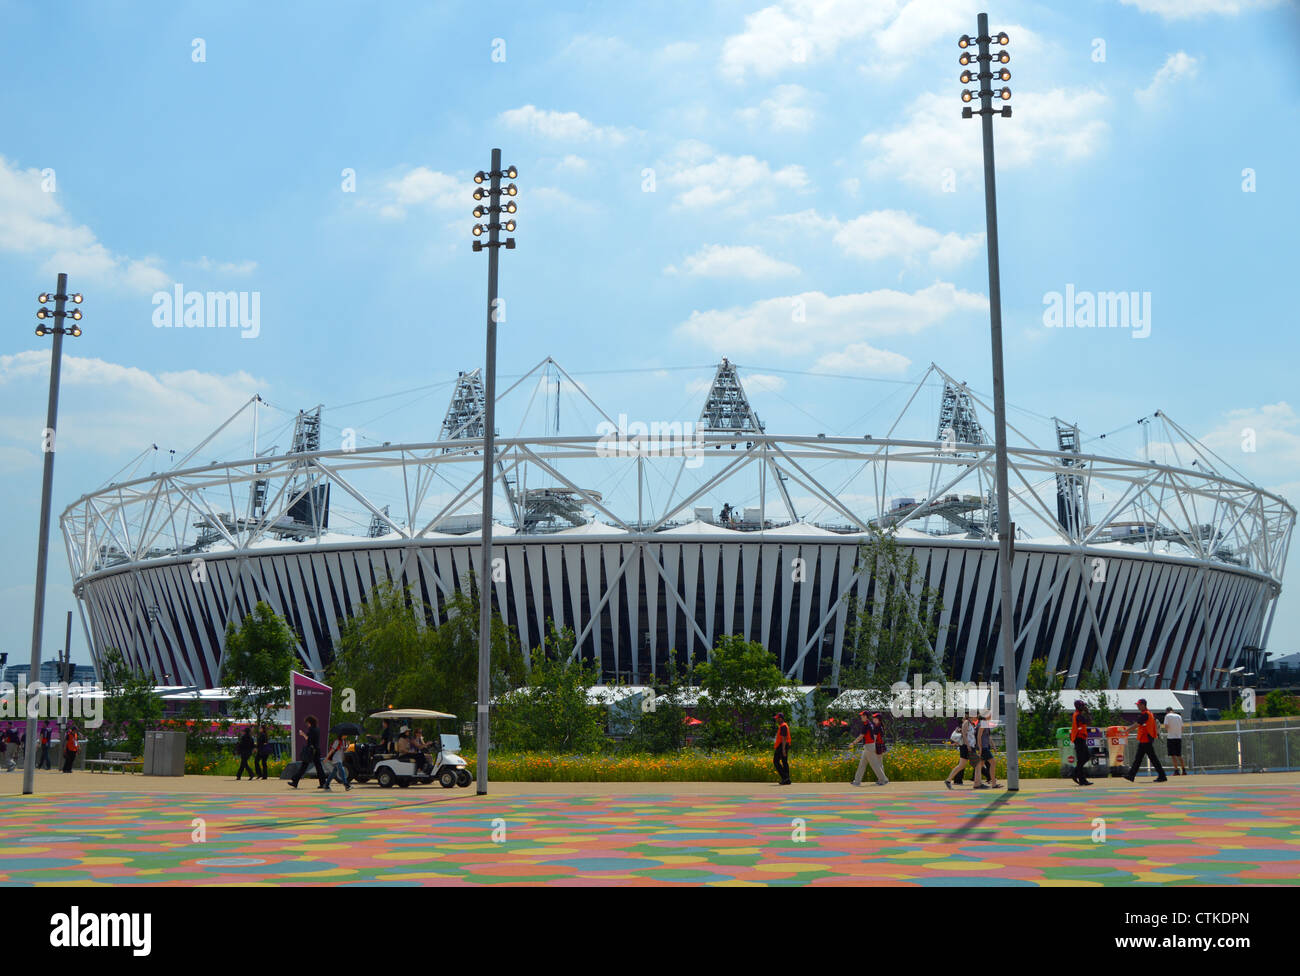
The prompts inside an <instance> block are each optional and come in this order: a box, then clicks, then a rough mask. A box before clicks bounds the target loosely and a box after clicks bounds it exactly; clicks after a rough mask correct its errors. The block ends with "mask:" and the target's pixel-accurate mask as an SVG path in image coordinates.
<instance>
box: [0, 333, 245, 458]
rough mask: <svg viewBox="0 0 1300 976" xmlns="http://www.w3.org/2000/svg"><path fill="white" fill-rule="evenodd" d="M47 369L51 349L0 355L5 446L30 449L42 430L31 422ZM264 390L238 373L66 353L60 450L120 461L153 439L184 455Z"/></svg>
mask: <svg viewBox="0 0 1300 976" xmlns="http://www.w3.org/2000/svg"><path fill="white" fill-rule="evenodd" d="M49 369H50V351H49V349H37V350H28V351H25V352H20V353H15V354H13V355H0V396H2V397H3V403H4V409H3V411H0V416H3V420H0V435H2V436H3V438H4V440H5V441H8V442H9V443H8V444H7V445H3V446H2V447H3V448H5V449H8V450H9V451H12V450H14V449H20V450H21V449H26V448H27V447H28V446H29V445H30V443H31V440H32V433H31V432H32V431H33V430H37V429H39V425H37V426H33V424H36V412H37V410H38V409H43V407H44V402H45V398H44V389H45V384H46V383H47V382H48V379H49ZM265 387H266V383H265V381H263V380H258V379H255V378H254V377H253V376H251V375H250V374H248V373H246V372H244V371H242V370H240V371H239V372H236V373H232V374H228V375H221V374H218V373H206V372H203V371H201V370H195V369H187V370H180V371H176V372H160V373H156V374H155V373H150V372H148V371H147V370H143V369H139V368H138V367H135V366H125V365H122V364H120V363H112V362H107V361H105V360H103V359H94V358H88V357H82V356H70V355H67V354H66V353H65V354H64V357H63V373H62V402H61V404H60V418H59V447H60V449H68V448H75V449H76V450H78V451H84V452H90V453H94V454H99V455H109V456H112V457H119V456H123V455H128V456H129V455H131V454H134V453H136V452H137V451H139V450H140V449H141V448H142V447H144V446H145V445H147V444H149V443H150V442H153V443H157V444H159V445H160V446H161V447H162V448H163V449H164V450H165V449H167V448H172V447H174V448H176V449H178V451H181V453H184V450H187V449H188V448H189V447H191V446H193V445H194V444H197V443H198V442H199V441H200V440H202V439H203V438H204V437H206V436H207V435H208V434H210V433H211V432H212V431H213V430H214V429H215V428H216V427H217V426H218V425H219V424H221V422H222V421H224V420H225V419H226V418H227V417H229V416H230V415H231V414H232V413H234V412H235V410H236V409H238V408H239V407H240V406H241V405H242V404H243V403H245V402H246V401H247V400H248V398H249V397H250V396H252V395H253V393H255V392H257V391H258V390H259V389H260V390H261V391H262V392H266V389H265ZM27 414H31V416H27ZM41 417H42V418H43V417H44V414H43V413H41ZM205 460H206V459H205Z"/></svg>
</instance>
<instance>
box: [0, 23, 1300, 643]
mask: <svg viewBox="0 0 1300 976" xmlns="http://www.w3.org/2000/svg"><path fill="white" fill-rule="evenodd" d="M0 9H2V10H3V15H4V19H5V23H6V24H7V25H8V26H9V30H8V31H6V33H5V36H4V38H3V39H0V54H2V56H0V65H3V67H2V68H0V72H2V73H3V81H4V89H5V92H6V97H5V98H4V99H3V101H2V102H0V106H2V108H0V112H3V119H2V124H0V157H2V158H0V304H2V305H3V311H4V320H5V321H6V322H7V323H8V326H7V328H6V330H5V333H4V338H3V339H2V340H0V421H2V423H0V485H3V494H4V497H5V498H6V499H7V502H8V517H7V518H6V519H5V520H4V523H3V528H2V529H0V532H3V544H4V551H5V553H6V556H7V558H6V559H5V560H4V561H3V566H0V621H2V623H0V650H4V651H7V652H9V654H10V662H11V663H13V662H14V661H15V660H26V657H27V654H28V652H29V646H30V623H31V599H32V576H33V566H34V563H35V545H34V543H35V535H36V520H37V514H38V501H39V490H40V453H39V432H40V429H41V428H42V427H43V426H44V403H45V383H46V376H47V370H48V348H49V340H48V339H43V340H42V339H38V338H37V337H36V336H35V335H34V334H33V332H32V328H33V327H34V325H35V319H34V312H35V305H36V303H35V297H36V294H37V293H38V292H39V291H42V290H46V289H48V288H51V287H52V286H53V284H54V275H55V273H56V272H58V271H67V272H68V273H69V274H70V275H71V278H72V284H73V287H74V288H76V289H79V290H81V291H84V292H85V293H86V295H87V299H86V303H85V306H84V308H85V314H86V319H85V321H84V323H83V325H84V328H85V334H84V335H83V336H82V337H81V338H80V339H77V340H70V341H69V343H68V347H67V350H66V356H67V359H66V364H65V386H64V391H63V392H64V396H63V408H62V414H61V418H60V425H59V431H60V440H59V447H60V450H59V453H58V455H57V471H56V482H55V495H54V500H55V511H56V513H57V512H59V511H62V509H63V508H64V507H65V506H66V505H67V504H68V503H70V502H71V501H73V500H74V499H75V498H77V497H78V496H79V495H81V494H83V493H84V492H86V491H88V490H92V489H93V488H95V487H98V486H99V485H101V484H103V483H104V482H106V481H108V480H109V479H110V476H111V475H113V473H114V472H116V471H117V470H118V469H119V468H120V467H121V466H122V465H123V464H125V463H126V462H127V461H128V460H129V459H130V458H132V457H133V456H135V455H137V454H138V453H139V452H140V451H141V450H142V449H144V448H145V447H146V446H147V445H149V444H151V443H156V444H157V445H158V446H159V448H160V460H158V461H157V464H156V465H155V466H154V467H156V468H158V469H161V468H162V467H165V466H166V464H167V460H166V458H167V456H168V455H167V454H166V452H167V451H168V450H170V449H176V450H178V451H180V452H181V453H183V452H184V451H186V450H188V449H189V448H190V447H191V446H192V445H193V444H194V443H195V442H196V441H198V440H199V439H200V438H201V437H202V436H204V435H205V434H206V433H207V432H208V431H209V430H210V429H212V428H213V427H215V426H216V425H217V424H218V423H220V422H221V421H222V420H223V419H224V418H225V417H226V416H228V415H229V414H230V413H231V412H232V411H233V410H235V409H236V408H237V407H238V405H239V404H240V403H241V402H243V401H244V400H246V399H247V398H248V397H249V396H250V395H251V394H253V393H254V392H260V393H261V394H262V395H263V396H264V397H265V398H266V399H267V400H268V401H270V402H271V403H272V404H274V405H276V406H277V407H281V408H283V409H285V410H293V409H296V408H298V407H300V406H311V405H313V404H315V403H319V402H322V401H323V402H324V403H325V405H326V420H327V422H329V423H331V424H333V425H336V427H335V429H337V427H342V426H344V425H345V424H350V425H352V426H355V427H356V428H357V429H358V430H359V431H360V432H361V433H362V436H363V438H364V437H370V438H372V439H373V440H376V441H379V440H393V441H397V440H402V439H408V440H429V439H433V438H434V436H435V435H436V430H437V427H438V424H439V422H440V420H441V416H442V412H443V410H444V408H445V401H446V396H447V387H446V386H445V385H444V386H439V387H436V388H434V389H432V390H428V389H422V388H427V387H429V386H430V385H431V384H445V383H446V382H447V381H449V380H450V379H451V378H453V377H454V376H455V374H456V371H457V370H458V369H469V368H473V367H474V366H476V365H478V364H479V363H480V362H481V361H482V355H483V349H482V319H483V300H484V296H483V258H482V255H476V254H474V253H472V252H471V250H470V248H469V244H468V242H469V240H470V237H469V228H470V226H471V224H472V223H473V221H472V218H471V217H470V214H469V211H470V209H471V207H472V201H471V200H470V197H469V190H470V188H471V186H472V183H471V182H470V177H471V176H472V174H473V173H474V171H475V170H477V169H480V168H484V167H485V166H486V165H487V163H488V153H489V150H490V148H491V147H492V146H501V147H502V148H503V149H504V151H505V155H506V161H507V162H512V163H514V164H515V165H517V166H518V167H519V169H520V179H519V185H520V197H519V201H520V213H519V225H520V227H519V231H518V232H517V233H516V235H515V236H516V237H517V238H518V240H519V248H518V249H517V250H515V251H513V252H509V253H508V254H506V255H505V256H504V258H503V272H502V282H503V286H502V287H503V294H504V295H505V296H506V298H507V321H506V323H505V324H503V326H502V329H501V348H500V352H499V369H500V371H501V373H502V374H503V375H504V376H509V375H512V374H518V373H522V372H523V371H524V370H526V369H527V368H529V367H531V366H533V365H534V364H535V363H537V362H538V361H539V360H540V359H542V358H543V357H544V356H546V355H548V354H550V355H553V356H554V357H555V358H556V359H557V360H558V361H559V362H560V363H562V364H563V365H564V366H565V367H566V368H567V369H568V370H570V371H571V372H573V373H574V374H575V375H577V376H578V377H579V378H580V379H581V380H582V382H583V383H584V384H585V385H586V386H587V388H588V389H589V390H590V392H591V394H592V395H593V396H594V397H595V398H596V399H597V400H598V401H600V402H601V403H602V404H603V405H604V406H605V407H606V409H608V410H610V411H611V412H619V411H626V412H627V413H628V414H629V415H632V416H637V415H641V416H647V417H649V416H653V417H663V418H664V419H683V420H691V419H694V417H695V416H696V415H697V414H698V410H699V404H700V400H701V398H702V395H703V394H702V390H701V389H700V386H701V384H702V383H703V384H704V385H707V380H708V378H709V376H710V375H711V371H712V367H711V364H712V363H716V361H717V360H718V359H719V358H720V357H721V356H723V355H727V356H729V357H730V358H731V359H733V360H734V361H736V362H738V363H740V364H741V365H742V367H743V370H744V372H743V374H742V375H745V376H748V377H750V378H751V381H752V386H751V392H752V393H753V397H754V400H755V402H756V404H757V406H758V409H759V411H760V413H761V414H762V416H763V418H764V420H765V421H766V422H767V424H768V428H769V430H770V431H772V432H790V433H807V432H810V431H812V430H817V431H822V430H824V431H827V432H835V433H859V432H861V430H870V429H873V427H881V426H884V425H886V424H887V423H888V421H889V419H890V417H891V416H892V411H894V410H897V408H898V407H899V406H900V405H901V402H900V400H899V391H902V390H905V389H906V387H905V386H904V385H903V382H902V381H905V380H908V379H911V380H915V379H916V378H918V377H919V376H920V375H921V373H922V372H923V371H924V370H925V368H926V367H927V366H928V364H929V363H930V362H931V361H932V360H933V361H936V362H938V363H939V364H940V365H941V366H943V367H944V368H945V369H947V370H948V371H949V372H951V373H954V374H956V375H957V376H958V377H959V378H962V379H965V380H968V381H969V382H970V383H971V384H972V386H973V387H975V388H976V389H978V390H988V389H989V388H990V385H991V384H990V382H989V354H988V340H987V335H988V331H987V327H988V321H987V306H986V297H985V296H986V294H987V277H986V273H987V271H986V265H985V250H984V239H983V232H984V206H983V187H982V181H981V177H980V168H979V160H980V157H979V131H978V123H977V122H975V121H969V122H963V121H962V120H961V119H960V101H959V97H958V96H959V93H960V90H961V85H960V84H959V82H958V80H957V75H958V73H959V71H960V68H959V66H958V64H957V55H958V48H957V46H956V43H955V39H956V37H957V36H958V35H960V34H962V33H965V32H973V30H974V26H975V14H976V12H977V10H978V9H979V8H978V6H977V5H975V4H971V3H966V2H961V0H957V2H950V0H942V2H941V0H934V2H925V0H911V2H904V0H897V2H895V0H880V2H872V0H858V2H839V0H824V2H816V3H813V2H793V0H787V2H783V3H779V4H774V5H768V6H763V5H762V4H745V3H739V2H728V0H722V2H717V3H681V4H660V5H638V6H637V7H636V8H635V9H631V8H625V7H615V6H613V5H565V4H547V5H519V6H518V8H517V9H515V8H510V7H508V6H507V7H501V8H500V9H499V15H498V12H497V11H494V10H493V8H489V7H484V6H483V5H478V4H382V5H373V6H370V5H352V4H332V3H312V4H291V3H286V4H274V5H267V4H259V3H248V4H241V3H231V4H223V5H221V7H220V9H218V8H217V6H216V5H211V4H208V5H205V4H187V3H171V4H125V3H102V4H82V5H78V6H77V7H75V8H74V10H75V16H73V15H70V16H68V17H66V18H63V23H61V24H60V25H59V28H58V40H57V45H55V44H54V43H53V42H51V43H44V42H41V41H40V39H41V38H45V37H48V36H49V32H50V27H49V22H50V17H49V12H48V10H46V9H44V7H43V6H42V5H39V4H35V3H31V4H22V3H3V4H0ZM989 12H990V15H991V18H992V25H993V26H994V28H995V29H996V28H1001V29H1005V30H1007V31H1008V33H1009V34H1010V35H1011V46H1010V51H1011V53H1012V62H1011V64H1010V65H1009V68H1010V70H1011V72H1012V79H1011V81H1010V87H1011V88H1012V91H1013V93H1014V94H1013V98H1012V101H1011V104H1012V106H1013V108H1014V112H1015V114H1014V116H1013V117H1012V118H1011V119H998V120H996V122H995V126H996V132H997V140H998V142H997V146H998V162H999V169H998V198H999V200H998V202H999V217H1000V228H999V229H1000V235H1001V258H1002V289H1003V302H1004V307H1003V312H1004V319H1005V327H1006V369H1007V384H1008V397H1009V400H1010V401H1011V403H1012V404H1014V405H1015V406H1016V407H1019V408H1024V409H1025V410H1027V411H1031V412H1033V413H1036V414H1038V415H1045V416H1052V415H1060V416H1065V417H1068V418H1070V419H1073V420H1076V421H1077V422H1078V423H1079V424H1080V425H1081V426H1082V427H1083V428H1084V431H1085V434H1097V433H1102V432H1111V431H1114V432H1115V433H1114V434H1112V436H1111V437H1110V438H1109V440H1108V445H1109V446H1108V448H1107V450H1108V451H1110V452H1113V453H1120V454H1130V455H1133V454H1135V452H1136V450H1137V449H1138V445H1139V444H1140V438H1139V435H1138V431H1137V428H1136V426H1135V425H1134V424H1133V421H1134V420H1135V419H1136V418H1138V417H1140V416H1143V415H1148V414H1150V413H1151V412H1152V411H1153V410H1154V409H1156V408H1161V409H1163V410H1166V411H1167V412H1168V413H1169V414H1170V415H1171V416H1172V417H1174V418H1175V419H1176V420H1177V421H1178V422H1179V423H1180V424H1182V425H1183V426H1184V427H1185V428H1186V429H1188V430H1189V431H1191V432H1193V433H1194V434H1196V435H1197V436H1198V437H1200V438H1202V439H1203V440H1204V441H1205V442H1206V443H1207V444H1209V445H1210V446H1211V447H1213V448H1214V449H1215V450H1216V451H1218V452H1219V453H1220V454H1221V455H1222V456H1223V457H1224V458H1225V459H1226V460H1228V461H1229V462H1230V463H1231V464H1232V465H1234V466H1235V467H1237V468H1238V469H1240V470H1241V471H1242V472H1243V473H1244V474H1245V475H1247V476H1248V477H1249V478H1250V479H1251V480H1253V481H1255V482H1256V483H1258V484H1260V485H1262V486H1265V487H1267V488H1269V489H1271V490H1275V491H1279V492H1281V493H1283V494H1285V495H1287V496H1288V497H1289V498H1290V499H1292V501H1293V502H1294V500H1295V499H1296V498H1300V416H1298V415H1297V412H1296V409H1297V408H1296V400H1297V393H1298V387H1297V382H1296V380H1295V361H1296V358H1297V356H1296V353H1297V351H1298V348H1300V342H1298V341H1297V339H1296V338H1295V327H1296V311H1295V299H1294V289H1293V286H1292V283H1293V282H1294V279H1295V273H1294V261H1295V254H1296V252H1297V229H1296V221H1295V215H1296V214H1297V213H1300V189H1298V187H1297V182H1296V180H1295V179H1294V176H1293V171H1294V160H1295V157H1296V154H1297V148H1300V147H1298V146H1297V141H1298V137H1297V132H1300V118H1298V117H1297V116H1298V115H1300V110H1298V109H1297V106H1298V105H1300V81H1298V80H1297V79H1298V78H1300V75H1297V73H1296V71H1295V65H1294V61H1295V51H1296V49H1297V44H1298V43H1300V13H1298V12H1297V9H1296V6H1295V5H1294V4H1293V3H1285V2H1251V0H1185V2H1180V0H1081V2H1078V3H1072V4H1038V3H1028V2H1007V3H1002V4H1000V5H998V6H997V7H996V8H995V9H992V10H990V11H989ZM200 54H201V55H202V58H201V59H199V60H196V58H198V56H199V55H200ZM51 171H52V172H51ZM345 171H351V172H352V173H354V174H355V189H354V190H353V191H352V192H348V186H347V184H348V179H347V173H345ZM1247 171H1249V172H1247ZM51 177H52V183H51ZM1252 179H1253V189H1248V188H1249V187H1250V185H1251V181H1252ZM177 283H182V284H183V285H184V287H185V288H186V289H187V290H190V289H196V290H201V291H207V290H212V291H229V290H236V291H248V292H257V293H258V294H259V296H260V331H259V334H258V335H257V337H256V338H255V339H245V338H243V337H241V335H240V333H239V331H238V330H233V329H196V330H187V329H176V330H168V329H158V328H155V327H154V325H153V324H152V315H153V313H154V304H153V299H152V296H153V295H154V294H155V293H156V292H158V291H160V290H161V291H168V292H169V291H171V290H172V288H173V287H174V286H175V285H176V284H177ZM1067 285H1068V286H1072V287H1073V288H1074V289H1075V290H1078V291H1095V292H1103V291H1118V290H1124V291H1132V292H1139V293H1150V296H1151V297H1150V302H1151V305H1150V308H1151V317H1150V334H1149V335H1148V336H1147V337H1146V338H1143V339H1140V340H1138V339H1134V338H1133V334H1132V331H1131V330H1123V329H1119V330H1078V329H1074V330H1064V329H1048V328H1045V327H1044V324H1043V312H1044V300H1045V296H1046V295H1048V294H1049V293H1051V292H1054V291H1064V290H1065V288H1066V287H1067ZM795 298H801V300H802V301H803V303H804V306H805V307H806V309H807V310H808V322H807V323H806V324H805V326H804V327H802V328H796V327H795V326H794V325H793V324H792V323H791V320H790V319H791V317H790V308H791V304H792V301H793V300H794V299H795ZM677 367H690V369H677ZM610 370H623V371H625V372H618V373H612V372H603V371H610ZM631 370H638V371H639V372H627V371H631ZM816 373H821V374H833V375H834V376H836V377H844V376H851V377H857V378H856V379H827V378H825V377H824V376H823V377H817V376H814V375H811V374H816ZM404 390H417V392H416V393H413V394H410V395H408V396H405V397H389V398H387V399H383V400H377V401H374V400H372V398H375V397H381V396H385V395H387V394H392V393H394V392H396V391H404ZM359 401H372V402H366V403H359ZM344 404H353V406H350V407H347V406H343V405H344ZM332 407H337V410H333V411H332V410H331V408H332ZM670 408H672V409H675V410H676V412H675V413H673V412H668V411H669V409H670ZM666 413H667V416H665V414H666ZM1016 416H1017V414H1016V413H1015V412H1014V411H1013V419H1015V417H1016ZM1022 416H1028V415H1022ZM864 423H865V424H866V426H865V427H863V424H864ZM851 424H856V426H854V427H852V429H850V426H851ZM1247 428H1250V429H1251V430H1252V431H1254V432H1255V446H1256V449H1255V450H1254V451H1252V452H1246V451H1244V450H1243V449H1242V443H1243V434H1242V432H1243V431H1244V430H1245V429H1247ZM912 433H914V434H915V435H916V436H933V433H932V431H923V430H922V429H921V428H918V429H916V430H915V431H913V432H912ZM1094 446H1095V445H1094ZM146 470H150V468H148V467H146ZM1298 560H1300V557H1297V556H1294V555H1293V556H1292V558H1291V560H1290V563H1291V564H1290V567H1289V569H1290V572H1289V575H1290V585H1289V587H1288V591H1287V592H1284V595H1283V604H1282V606H1281V608H1280V610H1279V613H1278V618H1277V622H1276V623H1275V625H1274V630H1273V635H1272V640H1271V648H1272V650H1274V652H1276V653H1285V652H1287V651H1294V650H1296V649H1297V646H1298V645H1300V596H1297V583H1298V582H1300V579H1297V575H1296V574H1297V571H1298V570H1300V565H1297V563H1298ZM50 581H51V582H50V588H49V598H48V605H49V613H48V621H49V623H48V624H47V641H46V646H47V648H49V652H50V653H52V651H53V649H55V648H57V647H58V646H60V645H61V643H62V617H63V613H64V611H65V610H67V609H69V608H71V606H72V604H71V595H70V593H71V591H70V585H69V577H68V569H67V565H66V561H65V560H64V558H63V550H62V547H61V544H60V543H59V541H58V539H57V538H56V539H55V548H54V550H53V556H52V559H51V571H50ZM78 628H79V625H78ZM73 647H74V659H75V660H78V661H83V662H84V661H88V660H89V656H88V652H87V649H86V647H85V640H84V637H83V636H82V635H81V634H80V633H79V632H76V631H74V638H73Z"/></svg>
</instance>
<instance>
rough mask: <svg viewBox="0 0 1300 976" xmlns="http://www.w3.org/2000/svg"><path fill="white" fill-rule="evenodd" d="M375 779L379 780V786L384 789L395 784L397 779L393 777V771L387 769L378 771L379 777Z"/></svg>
mask: <svg viewBox="0 0 1300 976" xmlns="http://www.w3.org/2000/svg"><path fill="white" fill-rule="evenodd" d="M377 778H378V780H379V785H380V786H382V787H383V788H384V789H388V788H389V787H391V786H392V785H393V784H394V783H396V782H397V777H396V776H394V775H393V771H392V770H391V769H388V768H387V767H385V768H383V769H381V770H380V771H379V776H378V777H377Z"/></svg>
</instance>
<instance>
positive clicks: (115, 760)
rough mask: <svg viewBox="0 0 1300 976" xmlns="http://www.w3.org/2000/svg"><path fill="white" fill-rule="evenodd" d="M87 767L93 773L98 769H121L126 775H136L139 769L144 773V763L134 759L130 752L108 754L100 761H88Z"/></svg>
mask: <svg viewBox="0 0 1300 976" xmlns="http://www.w3.org/2000/svg"><path fill="white" fill-rule="evenodd" d="M86 765H87V766H88V767H89V768H90V771H91V772H92V773H93V772H94V771H95V770H96V769H99V770H106V769H115V768H116V769H120V770H121V771H122V772H124V773H134V772H135V771H136V770H137V768H139V769H140V770H141V771H143V768H144V763H143V762H141V761H140V760H138V759H132V758H131V754H130V753H129V752H106V753H104V755H103V756H101V757H100V758H99V759H87V760H86Z"/></svg>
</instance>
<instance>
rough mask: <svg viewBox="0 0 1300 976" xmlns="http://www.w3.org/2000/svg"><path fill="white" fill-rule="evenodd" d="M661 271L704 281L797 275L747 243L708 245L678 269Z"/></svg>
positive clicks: (797, 270)
mask: <svg viewBox="0 0 1300 976" xmlns="http://www.w3.org/2000/svg"><path fill="white" fill-rule="evenodd" d="M664 271H665V272H666V273H668V274H685V275H695V276H698V277H707V278H775V277H783V276H786V275H797V274H799V269H798V268H797V267H796V266H795V265H793V264H790V263H788V262H786V261H780V260H778V259H776V258H774V257H772V256H771V255H769V254H767V253H766V252H764V251H763V249H762V248H758V247H754V246H752V245H748V244H745V245H726V244H708V245H706V246H705V247H703V248H701V249H700V250H699V251H697V252H695V253H694V254H691V255H689V256H687V257H686V258H685V259H684V260H683V261H682V266H681V267H680V268H678V267H674V266H673V265H669V266H668V267H666V268H664Z"/></svg>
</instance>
